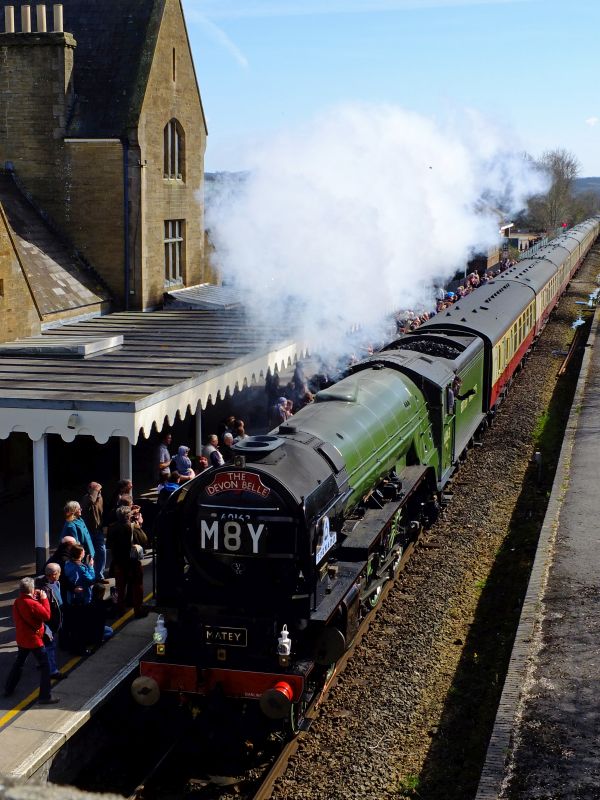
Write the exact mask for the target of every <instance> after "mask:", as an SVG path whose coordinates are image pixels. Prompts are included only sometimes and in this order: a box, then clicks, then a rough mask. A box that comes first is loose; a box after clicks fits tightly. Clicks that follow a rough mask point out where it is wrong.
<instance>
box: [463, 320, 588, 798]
mask: <svg viewBox="0 0 600 800" xmlns="http://www.w3.org/2000/svg"><path fill="white" fill-rule="evenodd" d="M599 322H600V310H597V311H596V312H595V316H594V321H593V323H592V328H591V332H590V337H589V340H588V346H587V349H586V353H585V356H584V360H583V364H582V369H581V374H580V378H579V382H578V386H577V391H576V395H575V399H574V403H573V407H572V410H571V415H570V418H569V423H568V426H567V431H566V435H565V439H564V443H563V447H562V451H561V456H560V461H559V464H558V468H557V472H556V477H555V480H554V485H553V490H552V494H551V497H550V502H549V506H548V510H547V514H546V519H545V522H544V526H543V529H542V533H541V536H540V542H539V546H538V551H537V555H536V559H535V563H534V566H533V570H532V575H531V579H530V582H529V588H528V592H527V595H526V598H525V602H524V605H523V610H522V614H521V620H520V624H519V629H518V632H517V636H516V640H515V644H514V648H513V652H512V657H511V662H510V667H509V672H508V675H507V677H506V682H505V686H504V690H503V694H502V698H501V702H500V706H499V709H498V715H497V718H496V723H495V726H494V730H493V733H492V737H491V740H490V744H489V747H488V753H487V760H486V764H485V767H484V770H483V773H482V777H481V781H480V784H479V790H478V793H477V800H499V799H500V800H542V799H547V800H597V798H598V797H600V705H599V703H598V696H599V691H600V338H599V337H598V329H599Z"/></svg>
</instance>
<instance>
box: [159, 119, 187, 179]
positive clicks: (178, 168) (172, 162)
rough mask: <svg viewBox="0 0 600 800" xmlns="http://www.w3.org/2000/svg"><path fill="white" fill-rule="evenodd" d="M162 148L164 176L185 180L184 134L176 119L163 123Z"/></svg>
mask: <svg viewBox="0 0 600 800" xmlns="http://www.w3.org/2000/svg"><path fill="white" fill-rule="evenodd" d="M164 148H165V150H164V177H165V178H170V179H171V180H180V181H183V180H185V136H184V134H183V128H182V127H181V125H180V124H179V122H178V121H177V120H176V119H171V120H169V122H167V124H166V125H165V130H164Z"/></svg>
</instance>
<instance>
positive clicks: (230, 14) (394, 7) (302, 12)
mask: <svg viewBox="0 0 600 800" xmlns="http://www.w3.org/2000/svg"><path fill="white" fill-rule="evenodd" d="M531 1H532V0H302V1H301V2H299V0H184V3H185V8H186V13H189V12H190V11H191V10H192V9H197V10H199V11H200V12H201V13H202V14H204V15H206V16H207V17H211V18H213V19H239V18H245V17H289V16H307V15H314V14H366V13H373V12H378V11H405V10H408V9H413V10H414V9H421V8H453V7H461V6H481V5H506V4H508V3H511V4H514V3H524V2H531ZM533 2H539V0H533Z"/></svg>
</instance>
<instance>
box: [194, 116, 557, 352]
mask: <svg viewBox="0 0 600 800" xmlns="http://www.w3.org/2000/svg"><path fill="white" fill-rule="evenodd" d="M509 138H510V137H509V136H508V135H507V132H506V131H505V130H503V131H496V130H494V129H493V128H491V127H490V126H489V125H487V124H486V123H485V122H484V121H483V120H482V119H481V118H480V117H479V116H478V115H476V114H475V113H473V112H466V113H465V112H463V113H462V114H461V115H460V116H457V119H456V123H455V124H454V125H451V126H449V125H446V126H440V125H437V124H436V123H434V122H433V121H432V120H430V119H428V118H426V117H423V116H421V115H419V114H416V113H413V112H410V111H406V110H404V109H401V108H398V107H395V106H391V105H374V104H371V105H366V104H365V105H359V104H352V105H346V106H343V107H339V108H336V109H333V110H331V111H329V112H327V113H325V114H323V115H321V116H320V117H319V118H317V119H316V120H313V121H312V122H311V123H310V124H307V125H305V126H303V127H302V128H300V129H298V128H296V129H294V130H293V131H290V132H287V133H281V134H279V135H278V136H277V138H275V139H273V140H271V141H265V142H264V144H263V147H262V148H259V149H256V150H255V151H254V152H253V153H252V154H251V155H250V157H249V159H248V162H247V163H249V164H250V174H249V175H248V177H247V179H246V181H245V182H244V183H243V184H241V185H239V184H238V185H237V186H236V187H235V188H234V191H232V190H231V185H229V186H228V187H227V188H226V191H224V192H223V193H221V194H220V195H219V194H217V197H216V198H212V199H211V202H210V203H209V204H208V206H207V212H206V223H207V227H208V228H209V229H210V232H211V237H212V239H213V241H214V243H215V245H216V247H217V254H218V261H219V262H220V265H221V267H222V273H223V276H224V277H225V278H226V279H227V280H228V281H229V282H232V281H235V283H236V285H237V286H238V287H239V289H240V290H241V292H242V293H243V296H244V297H245V301H246V303H247V306H248V308H249V309H251V310H252V311H253V312H255V313H257V314H260V313H261V311H262V313H263V314H264V321H265V324H268V325H269V326H270V325H273V324H275V325H277V326H279V327H280V328H281V329H282V330H287V329H288V326H289V316H290V314H291V312H295V313H294V314H292V315H293V316H299V317H301V319H302V320H303V321H304V323H305V326H306V335H307V336H308V337H309V338H312V339H313V341H315V339H316V340H318V341H317V344H318V349H319V351H320V352H323V348H324V344H323V342H324V341H326V342H327V343H328V344H329V346H330V348H331V349H332V350H333V349H337V350H338V352H343V350H344V347H347V345H344V343H343V342H341V341H339V337H340V335H341V334H342V332H343V331H346V330H348V329H349V328H351V326H352V325H353V324H355V323H357V322H361V323H362V324H363V325H364V326H369V327H368V329H369V331H370V334H372V336H371V338H372V339H376V338H378V337H379V336H381V335H383V334H382V333H381V330H382V329H381V326H382V323H383V319H384V317H385V315H386V314H387V313H388V312H389V311H390V310H391V309H393V308H410V307H415V306H422V307H425V308H428V307H431V306H432V304H433V292H432V286H433V284H434V283H435V281H436V280H439V279H444V280H447V279H449V278H450V277H451V276H452V274H453V272H454V270H455V269H456V268H464V266H465V265H466V262H467V260H468V258H469V257H470V254H471V253H472V251H473V249H474V248H476V249H483V250H485V249H486V248H487V247H488V246H490V245H492V244H495V243H496V242H497V238H498V217H497V216H496V214H495V213H493V211H492V210H491V208H492V207H493V206H495V205H498V204H503V205H504V206H505V207H507V208H510V209H511V211H513V212H514V211H516V210H518V209H519V208H521V207H522V206H523V205H524V201H525V196H526V195H527V194H533V193H536V192H539V191H541V190H543V188H544V187H543V186H542V185H541V181H542V180H543V179H542V178H541V176H540V174H539V173H538V172H536V171H535V170H533V169H532V167H531V165H530V164H528V163H526V162H525V161H524V160H523V158H522V157H521V156H520V155H518V154H519V152H520V148H519V147H518V146H517V145H516V144H515V143H514V142H511V141H508V139H509ZM278 315H280V316H278Z"/></svg>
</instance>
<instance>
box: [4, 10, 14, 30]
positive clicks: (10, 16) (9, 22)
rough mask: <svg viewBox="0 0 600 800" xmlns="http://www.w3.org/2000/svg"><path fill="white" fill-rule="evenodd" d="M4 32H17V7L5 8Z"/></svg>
mask: <svg viewBox="0 0 600 800" xmlns="http://www.w3.org/2000/svg"><path fill="white" fill-rule="evenodd" d="M4 32H5V33H14V32H15V7H14V6H5V7H4Z"/></svg>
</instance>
